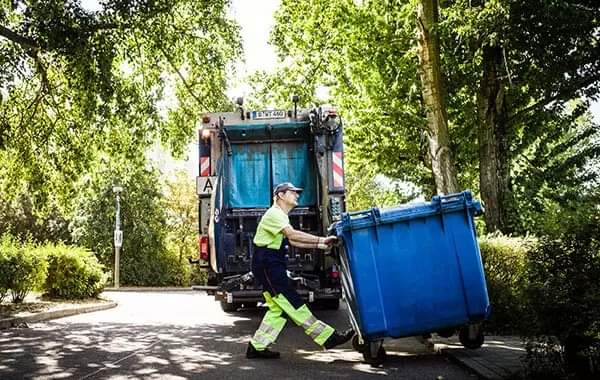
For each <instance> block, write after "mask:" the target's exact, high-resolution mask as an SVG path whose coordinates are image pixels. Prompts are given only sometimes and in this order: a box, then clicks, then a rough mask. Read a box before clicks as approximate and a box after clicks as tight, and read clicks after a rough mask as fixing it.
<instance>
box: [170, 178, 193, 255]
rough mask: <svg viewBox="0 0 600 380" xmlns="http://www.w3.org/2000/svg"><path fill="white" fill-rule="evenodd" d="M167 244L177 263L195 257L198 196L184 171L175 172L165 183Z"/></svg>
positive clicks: (191, 181)
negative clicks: (173, 251) (172, 251)
mask: <svg viewBox="0 0 600 380" xmlns="http://www.w3.org/2000/svg"><path fill="white" fill-rule="evenodd" d="M166 193H167V194H166V201H167V204H166V206H167V225H168V226H169V233H168V234H167V242H168V243H169V245H170V246H172V247H173V249H174V250H175V251H176V252H177V255H178V259H179V262H180V263H181V262H182V259H183V258H184V257H186V258H187V257H190V256H195V254H197V253H196V250H197V239H198V195H196V191H195V183H194V181H193V180H192V179H191V178H190V177H189V175H188V174H187V173H186V172H185V171H177V172H175V178H173V179H171V180H169V181H168V182H167V191H166Z"/></svg>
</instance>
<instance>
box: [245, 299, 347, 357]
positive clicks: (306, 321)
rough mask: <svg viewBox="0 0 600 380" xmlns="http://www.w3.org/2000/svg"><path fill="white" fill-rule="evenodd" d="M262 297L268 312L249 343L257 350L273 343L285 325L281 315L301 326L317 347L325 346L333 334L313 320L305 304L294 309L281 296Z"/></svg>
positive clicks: (324, 324)
mask: <svg viewBox="0 0 600 380" xmlns="http://www.w3.org/2000/svg"><path fill="white" fill-rule="evenodd" d="M263 296H264V297H265V300H266V302H267V306H268V307H269V310H268V311H267V313H266V314H265V316H264V317H263V320H262V322H261V324H260V326H259V328H258V330H256V333H255V334H254V337H252V340H251V341H250V342H251V343H252V345H253V346H254V348H256V349H257V350H259V351H261V350H264V349H265V348H267V347H268V346H269V345H271V344H272V343H273V342H275V340H276V339H277V336H278V335H279V333H280V332H281V330H283V327H284V326H285V323H286V319H285V318H284V317H283V315H282V314H283V313H285V314H287V316H288V317H289V318H290V319H291V320H292V321H294V323H295V324H297V325H298V326H301V327H302V328H303V329H304V332H305V333H306V335H308V336H310V337H311V338H312V339H313V340H314V341H315V343H317V344H318V345H319V346H322V345H323V344H325V341H326V340H327V339H328V338H329V337H330V336H331V335H332V334H333V333H334V331H335V330H334V329H333V327H331V326H329V325H328V324H326V323H324V322H322V321H320V320H318V319H317V318H315V316H314V315H313V314H312V313H311V311H310V310H309V308H308V306H306V304H304V305H302V306H300V307H299V308H298V309H296V308H294V306H292V304H291V303H290V302H289V301H288V300H287V299H286V298H285V296H284V295H283V294H278V295H277V296H276V297H272V296H271V294H270V293H269V292H264V293H263Z"/></svg>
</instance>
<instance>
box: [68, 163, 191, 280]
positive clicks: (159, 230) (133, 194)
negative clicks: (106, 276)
mask: <svg viewBox="0 0 600 380" xmlns="http://www.w3.org/2000/svg"><path fill="white" fill-rule="evenodd" d="M144 162H145V160H144V156H143V154H141V153H140V155H139V156H138V157H137V158H131V160H125V159H121V160H118V159H115V160H110V161H109V160H102V161H101V162H100V164H99V165H98V166H97V167H96V168H95V169H94V170H93V171H92V172H90V173H89V175H88V176H87V177H86V178H84V179H83V180H82V182H81V183H80V185H79V186H80V188H81V191H80V192H79V194H78V197H77V199H76V206H75V214H74V216H73V222H72V229H73V239H74V241H75V242H76V243H77V244H78V245H81V246H83V247H86V248H88V249H89V250H91V251H92V252H94V253H95V254H96V255H97V257H98V259H99V261H100V262H101V263H102V264H103V265H105V266H106V267H107V268H112V267H113V263H114V251H113V231H114V228H115V212H116V211H115V210H116V203H115V202H116V201H115V195H114V194H113V191H112V188H113V186H115V185H120V186H122V187H123V189H124V191H123V193H121V202H120V203H121V228H122V230H123V247H122V249H121V252H120V282H121V284H124V285H135V286H165V285H173V284H176V283H181V282H184V281H185V274H183V273H182V271H184V270H185V269H181V265H178V258H177V255H176V254H174V253H173V252H170V251H169V250H168V249H167V231H168V225H167V223H166V221H167V213H166V210H167V205H166V202H165V198H164V195H163V193H162V189H161V187H160V177H159V175H158V172H157V171H156V170H154V169H151V168H145V167H144V165H145V163H144Z"/></svg>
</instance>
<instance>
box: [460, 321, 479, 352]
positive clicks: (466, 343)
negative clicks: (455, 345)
mask: <svg viewBox="0 0 600 380" xmlns="http://www.w3.org/2000/svg"><path fill="white" fill-rule="evenodd" d="M484 339H485V337H484V336H483V329H482V328H481V325H480V324H474V325H469V326H464V327H461V328H460V330H459V331H458V340H460V343H461V344H462V345H463V347H465V348H468V349H471V350H475V349H478V348H479V347H481V346H482V345H483V341H484Z"/></svg>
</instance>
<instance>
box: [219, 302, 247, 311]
mask: <svg viewBox="0 0 600 380" xmlns="http://www.w3.org/2000/svg"><path fill="white" fill-rule="evenodd" d="M240 307H242V304H241V303H237V302H234V303H227V301H221V310H223V311H224V312H226V313H233V312H235V311H237V309H239V308H240Z"/></svg>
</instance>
